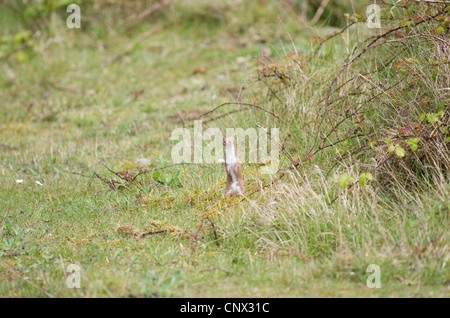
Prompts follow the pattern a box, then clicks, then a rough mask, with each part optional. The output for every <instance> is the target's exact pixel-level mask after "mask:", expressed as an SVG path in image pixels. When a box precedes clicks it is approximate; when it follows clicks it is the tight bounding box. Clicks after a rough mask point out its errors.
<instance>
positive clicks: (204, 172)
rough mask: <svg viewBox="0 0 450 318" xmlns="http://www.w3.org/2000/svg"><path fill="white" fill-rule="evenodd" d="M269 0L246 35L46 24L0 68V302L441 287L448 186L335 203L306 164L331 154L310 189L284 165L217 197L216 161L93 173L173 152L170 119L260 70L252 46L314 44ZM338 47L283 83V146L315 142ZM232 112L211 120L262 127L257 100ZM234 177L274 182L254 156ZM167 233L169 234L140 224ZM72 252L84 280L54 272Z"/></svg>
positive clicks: (369, 190) (232, 91)
mask: <svg viewBox="0 0 450 318" xmlns="http://www.w3.org/2000/svg"><path fill="white" fill-rule="evenodd" d="M200 7H201V8H203V7H202V6H200ZM277 8H278V7H277ZM266 9H267V11H263V12H262V13H261V14H262V17H261V20H260V21H255V22H254V25H252V27H251V28H249V29H244V30H242V27H241V26H240V24H232V25H228V24H227V23H226V22H223V21H222V20H221V19H220V18H217V17H213V18H211V19H206V20H205V19H203V18H201V17H202V16H203V15H201V14H200V13H202V12H201V10H200V9H199V10H200V11H198V10H197V11H196V9H195V8H194V9H192V11H193V12H190V15H188V17H189V18H187V19H186V20H185V21H182V22H179V23H165V22H164V19H162V20H161V21H160V20H157V21H156V22H154V24H159V25H160V26H161V29H160V30H158V31H156V32H155V33H154V34H153V35H151V36H149V37H146V38H144V39H142V40H141V41H139V42H138V43H136V44H135V45H134V46H131V48H130V45H129V44H130V43H132V42H133V40H134V39H136V38H137V37H138V36H139V34H142V33H144V32H146V31H147V30H148V26H145V25H143V26H141V27H138V28H136V29H135V30H134V31H133V33H132V34H131V35H130V34H123V33H122V32H121V31H122V30H121V29H120V28H118V29H117V30H116V29H114V28H112V29H107V30H104V29H101V28H99V27H97V29H95V28H94V29H91V30H90V31H89V32H82V31H80V30H68V29H67V28H65V26H64V24H63V22H62V21H59V20H55V21H53V22H52V23H53V24H52V29H51V33H50V34H49V35H43V37H42V38H40V39H38V40H36V41H37V43H38V45H37V46H36V47H35V49H34V53H29V60H28V61H25V62H23V63H19V62H17V61H16V60H15V58H14V56H11V57H9V58H8V59H7V63H4V62H2V64H0V70H1V72H2V74H6V75H4V76H2V77H1V79H0V97H1V100H2V106H1V107H0V183H1V185H2V186H1V189H0V198H1V199H0V296H3V297H443V296H444V297H445V296H447V297H448V295H449V291H450V290H449V286H448V281H449V271H448V264H447V262H448V243H449V237H448V231H447V229H448V226H449V220H448V213H449V202H448V197H449V194H450V186H449V185H448V184H442V186H441V187H438V188H432V189H431V190H428V191H424V193H423V194H421V195H417V196H413V195H411V194H408V193H405V194H404V195H403V198H404V200H403V201H401V200H397V199H390V198H389V196H387V195H386V194H383V193H381V191H379V190H378V189H377V187H376V185H373V186H372V185H369V186H368V187H366V188H364V189H360V188H357V189H354V191H350V190H348V191H347V190H345V191H344V193H343V194H342V193H341V195H340V196H339V199H338V200H337V201H336V202H335V203H333V204H330V199H332V198H333V197H334V195H335V194H336V193H338V192H339V191H340V192H343V191H342V190H339V188H338V187H337V183H336V176H335V175H331V176H329V177H325V173H326V171H324V170H323V169H321V168H319V167H317V166H316V165H321V164H322V163H323V162H325V161H326V160H327V158H320V159H318V161H317V162H314V163H313V166H311V167H310V168H308V183H302V182H299V180H298V179H297V178H296V176H295V175H291V174H289V175H288V176H287V177H286V178H285V179H283V182H281V183H278V184H275V185H273V186H272V187H269V188H267V189H264V191H262V192H261V193H257V194H256V195H254V196H252V197H251V198H250V199H249V200H247V201H244V202H241V203H240V202H238V201H234V203H235V204H234V205H233V206H232V207H228V208H227V206H228V205H229V202H226V201H225V200H224V197H223V190H224V186H225V181H226V180H225V173H224V169H223V166H222V165H219V164H217V165H213V166H210V167H209V168H204V167H198V166H177V167H172V168H168V169H164V170H162V171H160V175H159V177H158V178H157V179H158V180H160V181H162V182H164V181H166V182H165V183H167V184H165V185H164V184H161V183H157V182H156V183H153V184H152V185H145V186H143V187H134V186H133V187H130V188H128V189H123V188H122V189H118V190H111V189H109V187H108V186H107V185H106V184H104V183H103V182H102V181H101V180H99V179H98V178H95V177H93V172H94V171H95V172H97V173H98V174H100V175H102V176H103V177H105V178H108V179H110V178H115V176H114V175H113V174H111V173H110V172H108V171H107V170H106V168H105V167H104V166H103V165H102V163H104V164H106V165H107V166H108V167H111V168H112V169H114V170H115V171H123V170H132V171H137V164H136V163H135V160H136V159H139V158H147V159H149V160H150V161H151V163H152V167H160V166H164V165H168V164H171V163H172V162H171V156H170V154H171V147H172V145H173V142H171V141H170V140H169V139H170V136H171V132H172V130H173V129H175V128H179V127H182V126H183V122H186V123H187V124H189V123H190V122H191V121H190V120H192V118H194V117H195V116H198V115H199V114H201V113H202V112H204V111H207V110H210V109H212V108H213V107H214V106H216V105H219V104H221V103H223V102H229V101H232V100H235V99H236V97H237V96H238V93H239V91H240V88H241V86H242V85H247V84H248V83H250V82H251V81H252V80H253V79H254V77H255V76H256V74H257V72H256V70H257V68H259V67H260V64H259V62H258V60H257V59H256V57H258V56H260V52H261V50H262V49H263V48H264V47H270V49H271V51H272V58H273V60H274V61H283V59H284V57H285V55H286V53H287V52H289V51H293V50H297V51H299V52H300V55H303V54H304V55H305V56H306V55H307V54H308V53H309V52H312V48H311V47H310V44H309V37H308V36H307V35H306V34H305V33H303V32H302V31H301V30H300V29H299V28H298V26H297V25H296V24H295V23H294V21H292V19H291V20H290V18H289V15H287V14H286V13H279V14H280V15H282V17H283V19H284V24H282V26H280V23H279V20H277V17H276V15H275V14H273V15H271V14H270V12H271V10H273V8H272V7H270V6H269V7H268V8H266ZM185 10H187V9H185ZM278 10H281V9H280V8H278ZM199 12H200V13H199ZM246 15H252V14H251V12H250V13H249V12H244V13H242V18H244V17H246ZM219 16H220V15H219ZM216 18H217V19H216ZM271 19H272V20H271ZM226 21H228V20H226ZM268 22H271V23H272V24H269V23H268ZM240 23H241V22H240ZM273 25H277V28H274V27H273ZM152 27H153V26H152ZM318 31H319V32H320V33H322V34H327V33H329V32H330V30H329V29H328V28H327V27H321V28H319V30H318ZM99 34H100V36H98V37H97V36H96V35H99ZM291 38H292V40H291ZM52 39H53V40H54V41H53V42H52V41H51V40H52ZM261 39H263V40H264V41H261ZM262 42H265V43H262ZM45 43H47V44H46V45H45ZM332 43H333V44H332V46H325V47H324V48H323V49H322V51H321V59H320V60H312V61H309V62H305V64H304V69H303V72H304V73H305V74H303V77H302V76H300V75H298V74H297V76H298V80H299V83H300V84H299V86H298V88H296V90H292V91H289V90H288V91H287V93H286V94H291V95H289V96H294V97H295V98H293V97H292V98H293V100H292V101H291V103H290V104H289V105H290V106H289V107H290V108H289V109H287V110H286V111H287V112H288V111H289V114H288V115H287V116H286V118H287V119H288V120H287V122H284V123H283V124H281V128H280V129H281V133H282V136H286V135H288V134H291V135H292V138H291V141H290V142H289V143H288V145H287V148H288V150H289V151H290V152H292V153H294V154H295V155H299V156H300V155H304V154H305V151H306V148H308V146H310V145H311V142H312V137H313V135H312V134H311V132H310V131H307V130H304V129H302V128H301V127H302V126H301V125H302V124H303V123H305V122H306V121H307V120H308V119H310V118H312V116H313V115H315V112H314V110H312V111H311V109H310V106H311V105H313V104H314V103H315V102H317V101H318V100H320V99H321V98H322V97H323V96H321V93H323V92H324V87H327V85H328V83H329V82H330V80H331V78H332V77H331V75H332V74H333V73H335V71H336V69H335V66H336V64H337V63H340V61H342V59H344V58H345V57H346V56H347V54H348V46H347V45H346V44H345V43H344V42H343V41H340V40H333V42H332ZM122 53H124V54H123V55H122V56H121V58H119V59H117V60H116V61H114V62H111V60H112V58H113V57H114V56H116V55H117V54H122ZM199 68H204V71H205V72H195V70H196V69H199ZM330 69H331V70H333V71H331V72H330ZM302 81H303V82H302ZM140 91H142V94H138V93H136V92H140ZM267 94H268V91H267V87H265V86H264V85H255V86H254V87H251V88H249V89H248V90H244V91H243V96H242V98H243V99H246V100H249V99H250V98H252V97H253V96H258V97H260V99H261V100H262V103H265V104H264V106H265V107H267V108H270V109H273V107H276V101H273V100H269V99H266V97H265V96H267ZM287 99H289V98H287ZM274 105H275V106H274ZM230 109H231V108H230ZM242 114H246V115H245V116H240V115H238V114H234V115H232V116H229V117H226V118H223V119H221V120H218V121H215V122H211V123H210V124H208V126H209V127H219V128H224V127H232V126H233V125H235V126H236V127H243V128H248V127H255V124H262V125H268V124H267V123H269V122H270V125H272V124H274V122H272V121H270V119H269V118H270V117H267V116H266V115H265V114H261V113H258V112H256V111H255V110H251V111H249V112H246V113H242ZM282 165H283V167H284V168H286V167H288V161H287V160H286V158H284V157H283V158H282ZM80 174H82V175H84V176H81V175H80ZM244 176H245V178H246V187H247V191H248V192H252V191H253V189H254V188H255V187H256V186H257V184H258V183H259V182H262V183H263V184H265V183H266V182H268V178H267V177H264V176H261V175H260V174H259V173H258V171H257V170H256V169H255V167H253V166H250V165H245V166H244ZM18 179H23V180H24V182H23V183H22V184H19V183H16V180H18ZM116 179H117V178H116ZM141 180H142V181H148V180H151V178H150V177H149V176H148V175H146V176H144V177H142V178H141ZM169 180H172V182H169ZM36 181H39V182H41V183H42V184H43V185H42V186H40V185H38V184H37V183H36ZM208 213H211V215H212V221H213V222H214V228H215V231H216V234H217V238H216V236H215V235H214V231H213V230H212V228H211V225H210V224H209V223H208V222H204V224H203V227H202V230H201V231H199V234H198V236H197V235H196V233H197V231H198V229H199V226H200V224H201V220H202V217H203V216H205V215H207V214H208ZM161 229H167V230H168V233H166V234H157V235H149V236H145V237H140V236H139V234H142V233H145V232H148V231H155V230H161ZM425 229H426V230H425ZM135 234H137V235H135ZM72 263H74V264H78V265H80V266H81V269H82V274H81V278H82V281H81V288H80V289H69V288H67V287H66V284H65V280H66V277H65V269H66V268H67V266H68V265H69V264H72ZM369 264H378V265H380V266H381V279H382V287H381V288H380V289H370V288H368V287H367V286H366V279H367V277H368V276H369V274H370V273H367V272H366V268H367V266H368V265H369Z"/></svg>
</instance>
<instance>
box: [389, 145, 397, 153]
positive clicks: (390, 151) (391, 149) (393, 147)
mask: <svg viewBox="0 0 450 318" xmlns="http://www.w3.org/2000/svg"><path fill="white" fill-rule="evenodd" d="M394 150H395V146H394V145H390V146H389V147H388V152H389V153H393V152H394Z"/></svg>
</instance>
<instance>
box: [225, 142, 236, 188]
mask: <svg viewBox="0 0 450 318" xmlns="http://www.w3.org/2000/svg"><path fill="white" fill-rule="evenodd" d="M236 162H237V158H236V151H235V149H234V145H231V146H229V147H225V164H226V165H227V166H228V170H229V171H230V175H231V179H232V180H233V182H236V175H235V174H234V164H235V163H236Z"/></svg>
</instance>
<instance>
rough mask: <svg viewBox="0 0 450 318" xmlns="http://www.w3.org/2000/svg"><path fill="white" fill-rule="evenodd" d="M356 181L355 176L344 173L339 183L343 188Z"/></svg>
mask: <svg viewBox="0 0 450 318" xmlns="http://www.w3.org/2000/svg"><path fill="white" fill-rule="evenodd" d="M353 182H354V180H353V178H352V177H350V176H349V175H348V174H342V175H340V176H339V178H338V184H339V187H340V188H341V189H345V188H347V187H348V186H349V185H350V184H352V183H353Z"/></svg>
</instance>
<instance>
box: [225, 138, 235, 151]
mask: <svg viewBox="0 0 450 318" xmlns="http://www.w3.org/2000/svg"><path fill="white" fill-rule="evenodd" d="M235 143H236V142H235V140H234V137H223V146H224V147H225V148H229V147H234V145H235Z"/></svg>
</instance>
